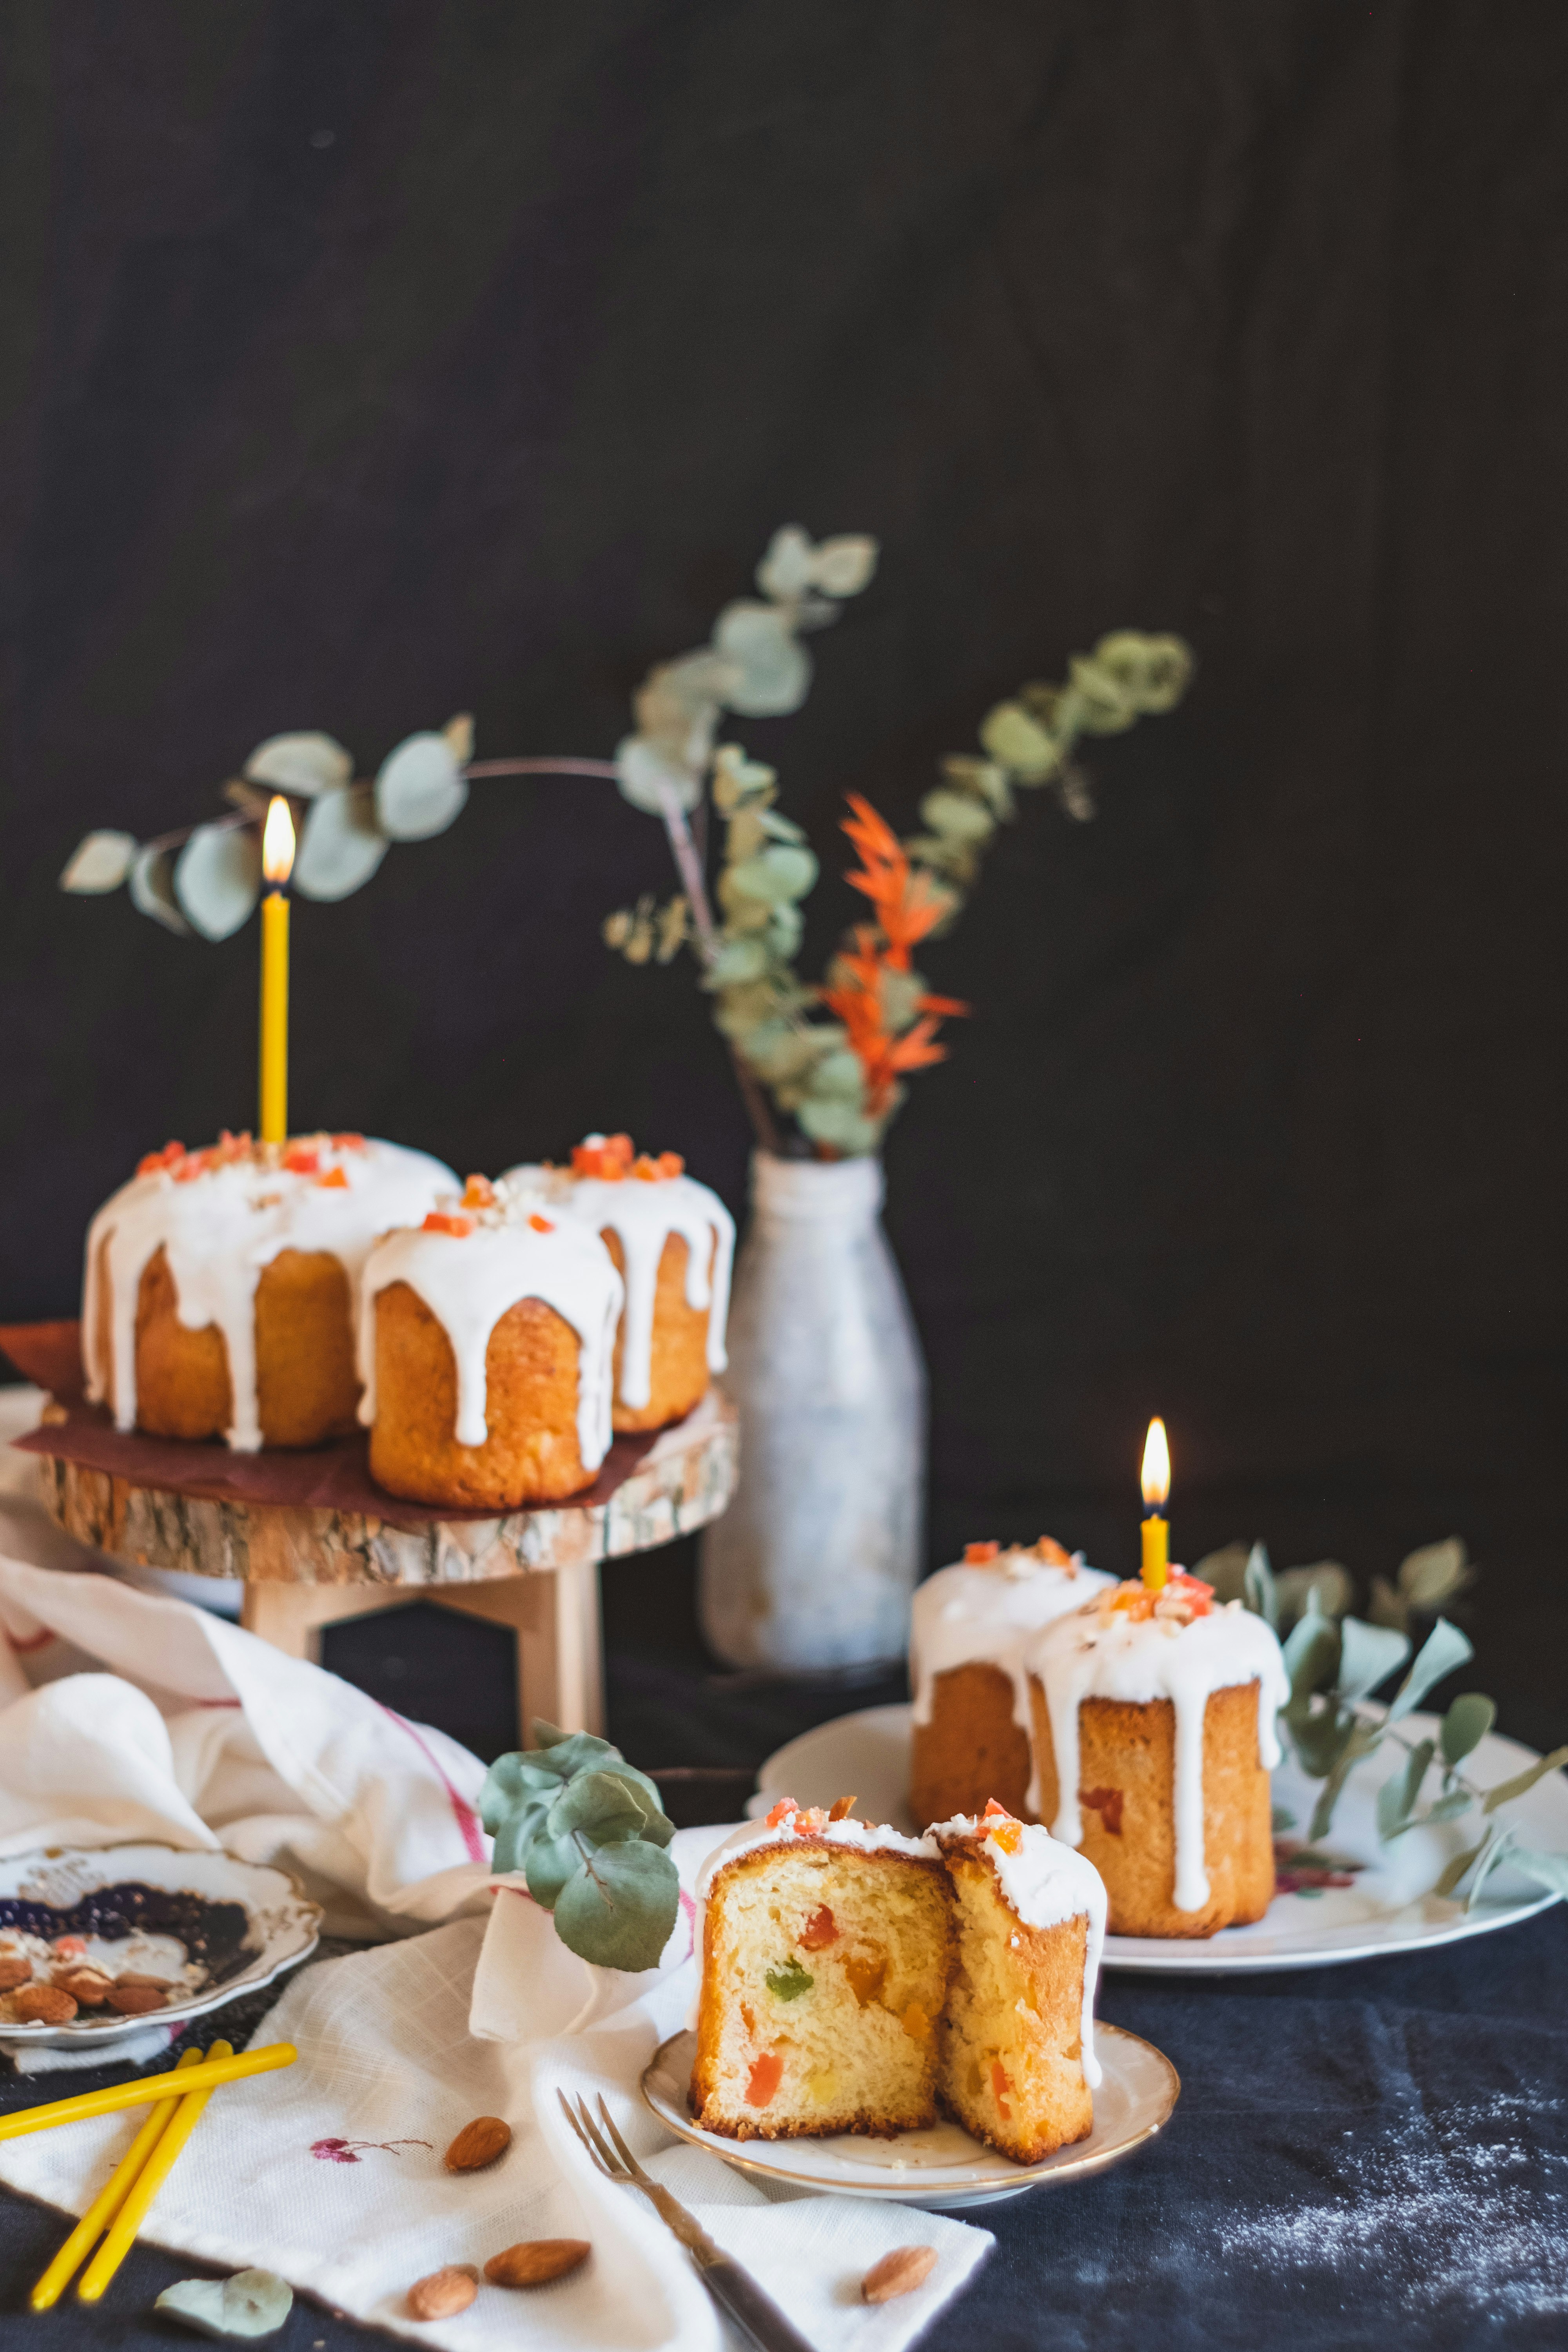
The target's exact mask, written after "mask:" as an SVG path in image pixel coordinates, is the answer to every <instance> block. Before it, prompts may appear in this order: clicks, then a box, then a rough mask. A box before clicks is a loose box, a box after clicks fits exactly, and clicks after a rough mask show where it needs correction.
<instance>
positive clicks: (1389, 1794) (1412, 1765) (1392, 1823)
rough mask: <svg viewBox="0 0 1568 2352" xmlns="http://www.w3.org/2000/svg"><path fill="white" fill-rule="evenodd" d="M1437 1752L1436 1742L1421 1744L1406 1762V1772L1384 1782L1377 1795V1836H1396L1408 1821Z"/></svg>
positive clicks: (1425, 1741)
mask: <svg viewBox="0 0 1568 2352" xmlns="http://www.w3.org/2000/svg"><path fill="white" fill-rule="evenodd" d="M1436 1752H1437V1743H1436V1740H1434V1739H1422V1740H1418V1741H1417V1743H1416V1745H1415V1747H1414V1748H1412V1749H1411V1751H1410V1753H1409V1755H1408V1756H1407V1757H1406V1758H1405V1769H1404V1770H1403V1771H1400V1772H1395V1773H1394V1775H1393V1776H1392V1778H1390V1779H1389V1780H1385V1781H1384V1784H1383V1786H1382V1788H1381V1789H1380V1790H1378V1792H1377V1833H1378V1835H1379V1837H1381V1838H1384V1839H1386V1838H1391V1837H1393V1836H1394V1835H1395V1834H1396V1833H1397V1832H1398V1831H1399V1829H1400V1828H1401V1826H1402V1825H1403V1824H1405V1823H1406V1822H1408V1821H1409V1818H1410V1815H1411V1814H1412V1813H1413V1812H1414V1811H1415V1802H1416V1799H1417V1798H1418V1797H1419V1796H1420V1794H1421V1783H1422V1781H1423V1780H1425V1779H1426V1773H1427V1769H1428V1767H1429V1766H1430V1764H1431V1761H1432V1759H1433V1757H1434V1756H1435V1755H1436Z"/></svg>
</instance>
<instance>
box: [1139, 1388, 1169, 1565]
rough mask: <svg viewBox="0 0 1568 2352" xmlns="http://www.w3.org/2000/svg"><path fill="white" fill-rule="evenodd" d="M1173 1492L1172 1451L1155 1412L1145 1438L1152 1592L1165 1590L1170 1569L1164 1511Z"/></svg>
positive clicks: (1146, 1545)
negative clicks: (1168, 1497) (1166, 1500)
mask: <svg viewBox="0 0 1568 2352" xmlns="http://www.w3.org/2000/svg"><path fill="white" fill-rule="evenodd" d="M1170 1491H1171V1452H1170V1448H1169V1446H1168V1445H1167V1444H1166V1443H1165V1424H1164V1423H1163V1421H1162V1420H1161V1419H1160V1417H1159V1415H1158V1414H1156V1415H1155V1417H1154V1419H1153V1420H1152V1422H1151V1423H1149V1434H1148V1436H1147V1437H1146V1438H1145V1439H1144V1440H1143V1504H1144V1513H1143V1581H1144V1583H1145V1584H1146V1585H1147V1586H1148V1588H1149V1590H1150V1591H1151V1592H1160V1591H1163V1590H1164V1585H1165V1579H1166V1578H1167V1577H1168V1576H1169V1574H1170V1572H1171V1567H1170V1561H1171V1550H1170V1544H1171V1528H1170V1522H1169V1520H1168V1519H1167V1518H1166V1517H1164V1510H1163V1506H1164V1502H1165V1498H1166V1496H1168V1495H1169V1494H1170Z"/></svg>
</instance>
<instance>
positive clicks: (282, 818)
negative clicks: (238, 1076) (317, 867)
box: [260, 797, 294, 1143]
mask: <svg viewBox="0 0 1568 2352" xmlns="http://www.w3.org/2000/svg"><path fill="white" fill-rule="evenodd" d="M261 870H262V872H263V874H264V875H265V876H266V877H267V879H268V882H269V883H271V884H272V886H273V887H272V888H271V889H269V890H268V893H267V896H266V897H265V898H263V899H262V901H261V1121H260V1133H261V1140H262V1142H263V1143H282V1142H284V1141H285V1140H286V1139H287V1137H288V1133H289V901H288V898H287V897H286V896H285V894H284V890H283V885H284V883H285V882H287V881H288V879H289V875H290V874H291V873H292V872H293V870H294V825H293V821H292V819H291V818H290V816H289V803H288V802H287V801H286V800H283V799H281V798H278V797H275V798H274V800H273V803H272V805H271V807H270V808H269V809H268V812H267V826H266V830H265V832H264V833H263V834H262V836H261Z"/></svg>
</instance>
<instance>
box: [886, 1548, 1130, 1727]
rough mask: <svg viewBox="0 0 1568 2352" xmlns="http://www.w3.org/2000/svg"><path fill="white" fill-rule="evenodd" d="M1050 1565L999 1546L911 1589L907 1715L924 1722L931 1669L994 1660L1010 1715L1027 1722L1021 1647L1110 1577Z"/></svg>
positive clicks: (943, 1672) (1021, 1723)
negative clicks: (985, 1557) (1009, 1695)
mask: <svg viewBox="0 0 1568 2352" xmlns="http://www.w3.org/2000/svg"><path fill="white" fill-rule="evenodd" d="M1074 1559H1075V1560H1076V1562H1077V1567H1076V1570H1067V1569H1065V1568H1053V1567H1052V1566H1050V1565H1049V1564H1048V1563H1047V1562H1046V1561H1043V1560H1040V1559H1036V1557H1035V1556H1034V1554H1033V1553H1032V1552H1029V1551H1024V1550H1016V1551H1005V1552H1003V1553H1002V1554H1001V1555H1000V1557H999V1558H998V1559H996V1560H995V1561H994V1563H993V1564H992V1565H991V1566H990V1567H988V1568H984V1567H971V1566H968V1565H966V1564H964V1563H963V1562H962V1561H961V1562H960V1563H959V1565H958V1566H957V1567H954V1568H939V1569H938V1570H937V1572H936V1574H935V1575H934V1576H928V1577H927V1579H926V1580H925V1582H924V1583H923V1584H921V1585H918V1586H917V1587H916V1589H915V1597H914V1601H913V1602H912V1604H911V1611H910V1681H911V1683H912V1684H913V1685H914V1693H915V1721H916V1722H917V1723H919V1724H927V1723H929V1722H930V1721H931V1697H932V1688H933V1685H934V1684H935V1682H936V1678H937V1676H938V1675H946V1674H951V1673H952V1671H953V1669H954V1668H955V1667H957V1666H968V1665H975V1664H985V1665H991V1666H1000V1667H1001V1669H1002V1671H1003V1672H1004V1673H1005V1675H1007V1677H1008V1679H1009V1681H1010V1682H1011V1683H1012V1685H1013V1720H1014V1722H1015V1723H1016V1725H1017V1727H1018V1728H1019V1730H1020V1731H1023V1732H1026V1731H1027V1730H1028V1729H1029V1678H1028V1676H1027V1675H1026V1673H1025V1671H1024V1658H1023V1650H1024V1644H1025V1642H1026V1638H1027V1636H1028V1635H1029V1634H1031V1633H1038V1632H1039V1630H1040V1628H1041V1626H1042V1625H1048V1624H1050V1622H1052V1620H1053V1619H1054V1618H1057V1617H1061V1616H1064V1615H1065V1614H1066V1613H1067V1612H1068V1610H1069V1609H1078V1608H1081V1607H1082V1605H1083V1603H1084V1602H1085V1601H1089V1600H1090V1599H1091V1598H1092V1596H1093V1595H1094V1594H1095V1593H1096V1592H1099V1591H1103V1589H1104V1588H1105V1586H1106V1585H1108V1584H1110V1583H1111V1582H1112V1581H1113V1579H1112V1578H1110V1577H1109V1576H1105V1575H1102V1574H1101V1572H1100V1570H1099V1569H1097V1568H1085V1567H1084V1566H1083V1556H1082V1554H1081V1553H1075V1554H1074Z"/></svg>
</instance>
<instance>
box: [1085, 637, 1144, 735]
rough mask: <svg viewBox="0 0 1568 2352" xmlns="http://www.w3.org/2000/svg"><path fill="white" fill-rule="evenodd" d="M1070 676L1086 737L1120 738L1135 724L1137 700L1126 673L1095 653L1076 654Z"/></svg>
mask: <svg viewBox="0 0 1568 2352" xmlns="http://www.w3.org/2000/svg"><path fill="white" fill-rule="evenodd" d="M1102 642H1103V641H1102ZM1068 678H1069V680H1070V682H1071V685H1072V688H1073V692H1074V696H1075V698H1076V700H1077V705H1078V723H1079V726H1080V727H1081V728H1082V729H1083V730H1084V732H1085V733H1086V734H1089V735H1121V734H1122V733H1124V732H1125V731H1126V730H1127V729H1128V728H1129V727H1131V725H1132V724H1133V723H1134V721H1135V720H1136V719H1137V717H1138V698H1137V696H1136V694H1135V693H1134V691H1133V688H1132V682H1131V679H1130V678H1129V677H1127V675H1126V673H1125V671H1123V670H1121V669H1119V668H1118V667H1116V666H1115V665H1113V664H1110V663H1107V662H1103V661H1100V660H1098V659H1097V658H1096V656H1094V655H1093V654H1074V656H1073V657H1072V659H1071V661H1070V662H1069V663H1068Z"/></svg>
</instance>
